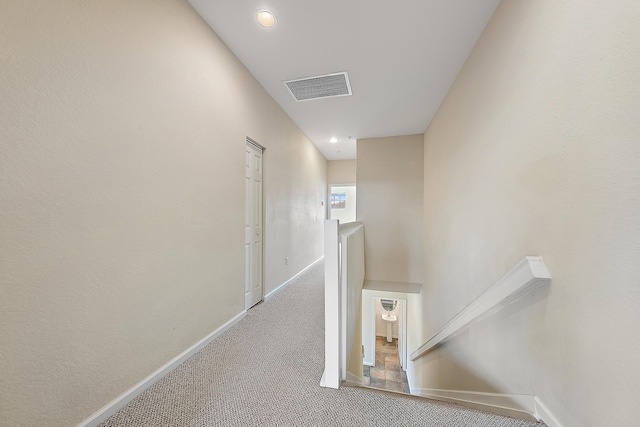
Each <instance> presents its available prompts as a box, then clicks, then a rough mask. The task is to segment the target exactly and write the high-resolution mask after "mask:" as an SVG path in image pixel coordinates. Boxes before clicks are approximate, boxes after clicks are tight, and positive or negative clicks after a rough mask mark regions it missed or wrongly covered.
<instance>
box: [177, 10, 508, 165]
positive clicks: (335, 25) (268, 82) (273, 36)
mask: <svg viewBox="0 0 640 427" xmlns="http://www.w3.org/2000/svg"><path fill="white" fill-rule="evenodd" d="M189 2H190V3H191V5H192V6H193V7H194V8H195V9H196V10H197V11H198V13H199V14H200V15H201V16H202V17H203V18H204V20H205V21H206V22H207V23H208V24H209V25H210V26H211V28H213V30H214V31H215V32H216V34H218V36H219V37H220V38H221V39H222V40H223V41H224V42H225V43H226V44H227V46H228V47H229V48H230V49H231V50H232V51H233V53H234V54H235V55H236V56H237V57H238V58H239V59H240V61H242V63H243V64H244V65H245V66H246V67H247V68H248V69H249V71H250V72H251V73H252V74H253V75H254V76H255V77H256V79H257V80H258V81H259V82H260V83H261V84H262V86H263V87H264V88H265V89H266V90H267V92H269V94H270V95H271V96H272V97H273V98H274V99H275V100H276V102H277V103H278V104H280V106H281V107H282V108H283V109H284V111H285V112H286V113H287V114H288V115H289V116H290V117H291V118H292V119H293V121H294V122H295V123H296V124H297V125H298V126H299V127H300V128H301V129H302V131H303V132H304V133H305V134H306V135H307V136H308V137H309V139H311V141H312V142H313V143H314V144H315V145H316V146H317V147H318V149H320V151H321V152H322V153H323V154H324V156H325V157H326V158H327V159H328V160H339V159H353V158H355V154H356V148H355V140H356V139H359V138H374V137H382V136H393V135H410V134H416V133H423V132H424V131H425V130H426V128H427V126H428V125H429V122H430V121H431V119H432V118H433V116H434V114H435V112H436V111H437V109H438V106H439V105H440V102H441V101H442V99H443V98H444V96H445V94H446V93H447V90H448V89H449V87H450V86H451V84H452V83H453V81H454V79H455V77H456V75H457V74H458V72H459V71H460V68H461V67H462V65H463V63H464V61H465V59H466V58H467V56H468V55H469V52H471V49H472V48H473V46H474V44H475V42H476V40H477V39H478V37H479V35H480V33H481V32H482V30H483V29H484V27H485V25H486V23H487V21H488V20H489V18H490V17H491V15H492V14H493V11H494V10H495V8H496V6H497V5H498V3H499V0H439V1H436V0H395V1H389V0H386V1H385V0H323V1H310V0H189ZM263 9H268V10H271V11H273V12H274V14H275V15H276V17H277V24H276V26H275V27H273V28H271V29H265V28H262V27H260V26H259V25H258V24H257V23H256V20H255V15H256V12H258V11H259V10H263ZM340 71H347V72H348V73H349V79H350V81H351V87H352V91H353V95H352V96H344V97H339V98H326V99H319V100H312V101H303V102H297V101H296V100H295V99H294V98H293V97H292V96H291V94H290V92H289V91H288V90H287V88H286V86H285V85H284V84H283V83H282V82H283V81H285V80H291V79H296V78H301V77H311V76H317V75H322V74H329V73H334V72H340ZM333 136H335V137H336V138H338V140H339V142H338V143H336V144H331V143H329V139H330V138H331V137H333Z"/></svg>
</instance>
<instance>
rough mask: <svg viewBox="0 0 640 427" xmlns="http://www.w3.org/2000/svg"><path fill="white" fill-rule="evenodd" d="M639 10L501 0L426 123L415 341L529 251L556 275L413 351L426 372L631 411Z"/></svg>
mask: <svg viewBox="0 0 640 427" xmlns="http://www.w3.org/2000/svg"><path fill="white" fill-rule="evenodd" d="M638 22H640V3H638V2H637V1H635V0H621V1H617V2H614V3H607V5H606V6H605V5H603V4H601V3H599V2H584V1H577V0H569V1H564V2H555V1H535V2H518V1H504V2H502V3H501V4H500V6H499V7H498V9H497V11H496V13H495V15H494V16H493V18H492V19H491V21H490V22H489V25H488V27H487V28H486V30H485V31H484V33H483V35H482V36H481V38H480V40H479V41H478V44H477V45H476V47H475V49H474V51H473V52H472V54H471V56H470V58H469V59H468V60H467V63H466V64H465V66H464V68H463V70H462V71H461V73H460V74H459V76H458V78H457V80H456V82H455V84H454V85H453V86H452V88H451V90H450V91H449V93H448V95H447V97H446V99H445V100H444V102H443V103H442V106H441V107H440V110H439V111H438V113H437V115H436V117H435V119H434V120H433V122H432V123H431V125H430V126H429V129H428V130H427V132H426V134H425V139H424V140H425V151H424V160H425V176H424V205H425V214H424V226H425V237H424V248H425V253H424V258H423V260H424V272H425V278H424V279H425V280H424V287H423V291H422V319H421V322H420V323H421V325H422V328H423V331H422V337H421V341H424V340H426V339H427V338H429V337H430V336H431V335H432V334H433V333H434V332H436V331H437V330H438V329H439V328H440V327H441V326H442V325H443V324H444V323H446V322H447V321H448V320H449V319H451V317H452V316H454V315H455V314H457V313H458V312H459V311H460V310H461V309H462V308H464V307H465V306H466V305H467V304H469V303H470V302H471V301H473V300H474V299H475V298H476V297H477V296H478V295H480V294H481V293H482V292H483V291H484V290H485V289H486V288H487V287H489V286H490V285H491V284H492V283H494V282H495V281H496V280H497V279H499V278H500V277H501V276H502V275H503V274H505V273H506V272H507V271H508V269H509V268H510V267H511V266H512V265H514V264H515V263H516V262H517V261H518V260H520V259H522V258H523V257H524V256H526V255H541V256H543V257H544V260H545V263H546V264H547V266H548V267H549V270H550V271H551V274H552V276H553V280H552V283H551V286H550V288H549V289H548V290H546V291H541V292H536V293H534V294H533V295H531V296H529V297H528V298H524V299H522V300H519V301H518V302H517V303H516V304H515V305H514V306H512V307H510V308H508V309H506V310H504V311H502V312H500V313H499V314H498V315H497V316H496V317H495V318H493V319H488V320H486V321H484V322H483V323H481V324H480V325H478V326H477V327H474V328H472V329H471V330H468V331H466V332H464V333H462V334H461V335H460V336H458V337H457V338H454V339H452V340H451V341H449V342H447V343H445V344H444V345H443V346H441V347H439V348H438V349H436V350H434V351H432V352H430V353H428V354H427V355H426V356H424V357H423V358H421V359H419V360H418V361H417V363H416V364H415V365H414V366H413V367H412V369H413V370H414V371H415V373H416V381H417V383H418V385H419V386H420V387H423V388H436V389H449V390H473V391H486V392H492V391H495V392H499V393H508V394H531V395H537V396H539V397H540V398H541V399H542V401H543V402H544V403H545V404H546V405H547V406H548V407H549V409H550V410H551V411H552V412H553V413H554V414H555V415H556V416H557V418H558V419H559V420H560V422H562V423H563V424H564V425H566V426H602V425H620V426H622V425H627V426H628V425H635V424H636V423H637V413H636V410H635V407H636V402H637V400H638V398H639V397H640V381H638V380H637V379H638V378H640V358H639V357H638V354H639V352H640V345H639V341H638V339H637V336H638V325H640V310H638V306H639V303H640V282H639V278H640V263H639V262H638V260H639V259H640V221H639V220H638V218H639V216H638V213H639V212H640V144H639V143H638V141H639V140H640V104H639V101H638V100H640V55H638V52H640V25H638ZM358 154H360V147H358ZM359 183H360V182H359ZM361 199H362V198H361ZM369 230H370V229H369V228H367V233H370V231H369Z"/></svg>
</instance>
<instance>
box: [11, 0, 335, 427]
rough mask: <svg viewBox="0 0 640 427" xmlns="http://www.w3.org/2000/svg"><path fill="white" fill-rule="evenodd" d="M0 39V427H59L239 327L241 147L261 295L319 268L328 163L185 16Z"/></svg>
mask: <svg viewBox="0 0 640 427" xmlns="http://www.w3.org/2000/svg"><path fill="white" fill-rule="evenodd" d="M0 28H1V30H0V32H1V33H2V36H1V37H0V61H1V62H2V67H1V69H2V71H0V141H2V143H1V144H0V206H1V207H2V208H1V212H0V242H2V243H1V245H0V349H1V350H0V424H1V425H11V426H18V425H29V426H32V425H42V426H44V425H46V426H58V425H59V426H63V425H64V426H67V425H73V424H75V423H77V422H79V421H81V420H83V419H84V418H86V417H87V416H89V415H90V414H91V413H93V412H94V411H96V410H98V409H99V408H101V407H102V406H103V405H105V404H107V403H108V402H109V401H110V400H111V399H114V398H115V397H117V396H118V395H119V394H121V393H122V392H124V391H126V390H127V389H128V388H129V387H131V386H133V385H134V384H136V383H137V382H138V381H140V380H141V379H143V378H144V377H146V376H147V375H149V374H151V373H152V372H153V371H154V370H155V369H157V368H158V367H160V366H161V365H163V364H164V363H166V362H167V361H169V360H170V359H172V358H173V357H175V356H176V355H178V354H179V353H180V352H182V351H183V350H185V349H186V348H188V347H189V346H191V345H192V344H194V343H195V342H197V341H198V340H200V339H201V338H203V337H205V336H206V335H207V334H209V333H210V332H212V331H213V330H215V329H216V328H218V327H219V326H221V325H222V324H224V323H225V322H226V321H228V320H229V319H231V318H232V317H233V316H235V315H237V314H238V313H240V312H242V311H243V308H244V307H243V288H244V283H243V281H244V251H243V238H244V230H243V215H244V183H243V182H244V140H245V136H251V137H252V138H254V139H256V140H257V141H258V142H260V143H261V144H263V145H264V146H266V147H267V151H266V153H265V175H264V181H265V189H264V192H265V199H266V200H265V207H266V212H265V215H266V229H265V252H266V254H267V255H266V267H265V272H266V278H265V281H266V291H267V292H268V291H269V290H270V289H273V288H274V287H276V286H277V285H279V284H281V283H282V282H283V281H285V280H286V279H288V278H289V277H291V276H292V275H293V274H295V273H296V272H298V271H299V270H300V269H302V268H303V267H305V266H306V265H308V264H309V263H311V262H312V261H314V260H316V259H317V258H318V257H320V256H321V255H322V220H323V218H324V208H323V207H322V206H321V204H320V202H321V201H322V200H324V199H325V197H326V188H327V187H326V185H327V182H326V160H325V159H324V157H322V155H321V154H320V153H319V152H318V151H317V150H316V149H315V148H314V147H313V146H312V145H311V144H310V142H309V141H308V140H307V139H306V138H305V136H304V135H303V134H302V132H301V131H300V130H299V129H298V128H297V127H296V126H295V125H294V124H293V123H292V121H291V120H290V119H289V118H288V117H287V116H286V115H285V114H284V113H283V112H282V110H281V109H280V108H279V107H278V106H277V105H276V104H275V102H274V101H273V100H272V99H271V98H270V97H269V96H268V95H267V94H266V93H265V91H264V90H263V89H262V88H261V87H260V85H259V84H258V83H257V82H256V81H255V80H254V79H253V77H252V76H251V75H250V74H249V73H248V72H247V70H246V69H245V68H244V67H243V66H242V65H241V63H240V62H239V61H238V60H237V59H236V58H235V57H234V56H233V55H232V54H231V53H230V52H229V50H228V49H227V48H226V47H225V46H224V44H223V43H222V42H221V41H220V40H219V39H218V38H217V37H216V36H215V34H213V33H212V31H211V30H210V29H209V28H208V27H207V26H206V25H205V24H204V23H203V22H202V21H201V20H200V18H199V17H198V16H197V14H196V13H195V12H194V11H193V10H192V8H191V7H190V6H189V5H188V4H187V3H186V2H183V1H168V0H165V1H137V2H128V1H115V2H78V1H56V2H36V1H4V2H3V5H2V13H1V14H0ZM285 256H289V257H290V263H289V266H285V265H284V257H285Z"/></svg>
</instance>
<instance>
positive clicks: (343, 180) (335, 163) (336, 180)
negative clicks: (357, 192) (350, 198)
mask: <svg viewBox="0 0 640 427" xmlns="http://www.w3.org/2000/svg"><path fill="white" fill-rule="evenodd" d="M327 180H328V181H329V185H331V184H355V183H356V161H355V159H354V160H329V161H328V162H327Z"/></svg>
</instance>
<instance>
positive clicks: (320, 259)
mask: <svg viewBox="0 0 640 427" xmlns="http://www.w3.org/2000/svg"><path fill="white" fill-rule="evenodd" d="M323 259H324V255H322V256H321V257H320V258H318V259H317V260H315V261H313V262H312V263H311V264H309V265H308V266H306V267H305V268H303V269H302V270H300V271H299V272H298V273H296V275H295V276H293V277H291V278H290V279H289V280H287V281H286V282H284V283H283V284H281V285H278V287H277V288H275V289H274V290H272V291H271V292H269V293H268V294H266V295H265V296H264V300H265V301H266V300H268V299H269V298H271V297H273V296H274V295H275V294H276V293H278V292H280V291H281V290H283V289H284V288H285V287H286V286H287V285H289V284H290V283H291V282H293V281H294V280H295V279H297V278H298V276H300V275H301V274H302V273H304V272H305V271H307V270H308V269H310V268H311V267H313V266H314V265H316V264H317V263H319V262H320V261H322V260H323Z"/></svg>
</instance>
